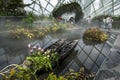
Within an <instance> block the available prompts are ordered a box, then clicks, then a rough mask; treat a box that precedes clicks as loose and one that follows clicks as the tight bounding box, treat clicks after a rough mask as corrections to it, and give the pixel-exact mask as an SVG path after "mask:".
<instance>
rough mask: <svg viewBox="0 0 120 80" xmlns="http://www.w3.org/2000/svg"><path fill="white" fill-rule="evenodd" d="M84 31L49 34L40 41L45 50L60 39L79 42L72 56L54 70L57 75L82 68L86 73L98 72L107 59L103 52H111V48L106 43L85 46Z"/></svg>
mask: <svg viewBox="0 0 120 80" xmlns="http://www.w3.org/2000/svg"><path fill="white" fill-rule="evenodd" d="M83 31H84V30H80V29H78V30H77V29H74V30H69V31H67V32H62V33H57V34H49V35H47V36H46V37H45V38H44V39H43V40H41V42H40V41H39V42H40V43H41V47H42V48H45V47H46V46H49V45H50V44H53V43H54V42H55V41H56V40H58V39H66V40H79V42H78V45H77V46H76V48H75V50H74V52H73V53H71V54H70V56H69V57H67V58H66V59H65V60H64V61H63V62H62V63H61V64H60V65H59V67H57V68H55V69H54V72H55V73H56V74H58V75H61V74H64V73H66V72H68V70H69V69H70V68H72V69H74V70H75V71H79V69H80V67H85V72H88V73H90V72H97V71H98V69H99V67H100V65H101V64H102V62H103V60H104V59H105V57H106V56H105V55H106V54H105V53H104V52H102V51H104V50H103V49H106V50H110V48H106V47H104V46H108V45H107V44H106V43H103V44H99V45H86V44H84V42H83V40H82V34H83ZM104 44H106V45H104ZM100 45H102V46H100ZM103 47H104V48H103ZM100 49H101V50H100Z"/></svg>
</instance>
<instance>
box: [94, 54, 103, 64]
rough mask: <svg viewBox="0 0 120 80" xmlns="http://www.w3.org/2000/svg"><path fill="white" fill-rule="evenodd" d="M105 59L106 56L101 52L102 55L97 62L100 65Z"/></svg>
mask: <svg viewBox="0 0 120 80" xmlns="http://www.w3.org/2000/svg"><path fill="white" fill-rule="evenodd" d="M104 59H105V57H104V56H103V55H102V54H100V56H99V57H98V58H97V60H96V64H98V65H99V66H100V65H101V64H102V63H103V61H104Z"/></svg>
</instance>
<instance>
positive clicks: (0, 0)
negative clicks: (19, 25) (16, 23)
mask: <svg viewBox="0 0 120 80" xmlns="http://www.w3.org/2000/svg"><path fill="white" fill-rule="evenodd" d="M28 5H29V4H27V5H25V4H23V1H22V0H9V1H4V0H0V15H1V16H24V15H25V10H24V7H25V6H28Z"/></svg>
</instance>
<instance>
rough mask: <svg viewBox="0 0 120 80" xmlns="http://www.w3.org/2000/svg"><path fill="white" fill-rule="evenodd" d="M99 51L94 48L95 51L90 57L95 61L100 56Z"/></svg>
mask: <svg viewBox="0 0 120 80" xmlns="http://www.w3.org/2000/svg"><path fill="white" fill-rule="evenodd" d="M98 54H99V52H98V51H97V50H96V49H95V48H94V49H93V51H92V52H91V54H90V57H91V58H92V59H93V60H94V61H95V60H96V58H97V57H98Z"/></svg>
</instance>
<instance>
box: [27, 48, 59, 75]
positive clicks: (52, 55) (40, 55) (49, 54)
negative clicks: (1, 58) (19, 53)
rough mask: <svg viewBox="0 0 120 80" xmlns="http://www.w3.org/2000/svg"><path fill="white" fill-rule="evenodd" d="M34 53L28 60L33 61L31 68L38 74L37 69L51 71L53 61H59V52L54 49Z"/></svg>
mask: <svg viewBox="0 0 120 80" xmlns="http://www.w3.org/2000/svg"><path fill="white" fill-rule="evenodd" d="M33 54H34V55H32V56H29V57H27V58H26V60H28V61H31V68H32V69H33V71H34V74H36V72H37V71H43V72H49V71H52V67H53V66H52V63H53V62H57V61H58V54H57V53H56V52H54V51H53V50H47V51H46V52H42V51H37V52H35V53H33Z"/></svg>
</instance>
